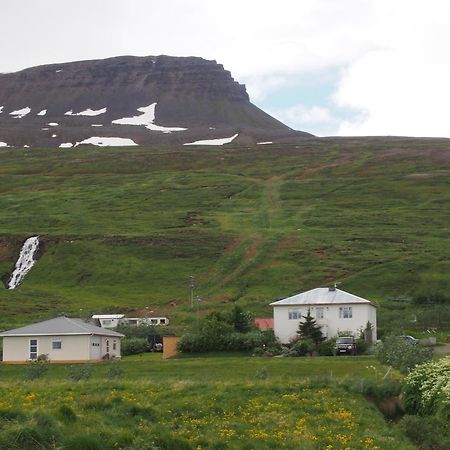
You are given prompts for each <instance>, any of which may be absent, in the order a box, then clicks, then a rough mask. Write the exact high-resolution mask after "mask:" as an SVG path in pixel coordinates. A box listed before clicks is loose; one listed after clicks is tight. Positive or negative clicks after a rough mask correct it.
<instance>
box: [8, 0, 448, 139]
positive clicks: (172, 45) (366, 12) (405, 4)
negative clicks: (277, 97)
mask: <svg viewBox="0 0 450 450" xmlns="http://www.w3.org/2000/svg"><path fill="white" fill-rule="evenodd" d="M2 6H3V9H2V14H3V15H4V16H5V17H9V18H10V19H11V20H8V21H6V22H5V23H4V24H3V25H2V28H1V29H0V39H1V41H2V43H3V44H2V48H1V50H0V72H1V71H9V70H17V69H19V68H24V67H28V66H31V65H37V64H44V63H49V62H57V61H70V60H78V59H92V58H103V57H107V56H116V55H121V54H134V55H158V54H169V55H179V56H190V55H195V56H202V57H204V58H207V59H216V60H217V61H218V62H220V63H222V64H223V65H224V66H225V68H226V69H228V70H230V71H231V72H232V74H233V76H234V77H235V79H237V80H238V81H240V82H244V83H246V84H247V88H248V91H249V93H250V95H251V98H252V100H254V101H261V100H262V99H267V98H268V97H269V96H274V94H275V93H276V92H277V91H278V90H280V91H281V90H284V91H286V86H287V87H288V88H290V89H296V88H297V87H298V82H296V80H304V79H305V78H307V77H311V78H314V77H317V76H318V75H319V74H320V73H324V72H326V71H330V70H331V71H333V73H337V74H340V75H338V76H339V79H338V80H335V81H336V82H335V83H334V84H335V85H337V86H338V88H337V91H336V92H335V94H334V96H333V98H332V99H326V100H324V99H323V98H322V99H320V100H317V101H314V99H312V100H311V99H309V101H308V102H302V103H304V104H305V105H306V104H308V105H310V104H313V105H315V106H295V105H294V106H292V105H291V107H290V108H285V109H284V112H283V111H277V114H278V117H280V118H281V117H282V116H283V117H286V118H287V119H286V120H287V121H290V123H289V124H290V125H291V124H294V123H299V124H302V123H304V124H306V125H309V124H310V125H311V126H313V125H314V126H317V127H322V128H321V129H322V130H327V131H326V132H327V133H329V134H335V133H339V134H384V135H385V134H397V135H398V134H407V135H424V136H425V135H427V136H433V135H439V136H449V135H450V132H449V131H447V130H449V129H450V127H449V126H448V123H446V116H448V113H447V105H448V104H450V103H449V100H450V98H449V96H450V93H449V92H450V90H449V89H448V79H449V75H450V69H449V66H450V61H449V56H448V55H450V27H449V26H448V17H450V3H449V2H448V1H447V0H430V1H428V2H426V3H425V2H424V1H423V0H395V1H392V0H339V1H336V0H301V1H299V0H281V1H279V2H274V1H273V0H247V1H245V2H243V1H241V0H239V1H238V0H228V1H226V2H224V1H223V2H219V1H210V0H190V1H189V2H186V1H185V0H171V1H169V2H157V1H156V0H133V1H132V2H130V1H127V0H98V1H95V2H92V0H77V1H76V2H75V1H66V2H61V1H60V0H41V1H39V2H35V1H31V0H24V1H22V2H5V4H4V5H2ZM86 11H88V12H89V13H88V14H86ZM18 21H20V23H21V27H22V29H23V30H26V31H25V32H23V33H20V34H19V35H17V30H16V26H17V23H18ZM74 23H76V24H77V32H76V33H71V32H68V30H71V29H72V28H73V24H74ZM99 27H100V28H101V32H98V33H97V32H95V33H93V32H92V31H93V30H99V29H100V28H99ZM10 36H15V38H14V39H10ZM55 36H59V38H58V39H55ZM336 69H339V70H336ZM313 96H314V93H311V96H310V97H313ZM320 102H323V103H320ZM333 102H334V104H333ZM295 103H298V97H297V98H296V99H295ZM266 104H267V102H266ZM339 108H342V111H344V110H345V111H346V112H345V113H344V112H339ZM349 108H350V109H353V110H356V112H357V114H355V115H353V116H349V114H348V109H349ZM272 109H274V108H272ZM325 111H327V112H325ZM340 117H341V118H340ZM343 117H345V119H344V118H343ZM314 121H316V122H315V123H314ZM313 132H314V131H313Z"/></svg>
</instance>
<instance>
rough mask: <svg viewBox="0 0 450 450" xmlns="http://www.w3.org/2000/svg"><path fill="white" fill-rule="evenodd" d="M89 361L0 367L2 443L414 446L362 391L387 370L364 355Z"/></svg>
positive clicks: (77, 448)
mask: <svg viewBox="0 0 450 450" xmlns="http://www.w3.org/2000/svg"><path fill="white" fill-rule="evenodd" d="M77 367H79V368H82V367H86V366H82V365H80V366H77ZM111 367H113V368H117V367H118V368H120V369H121V370H122V373H121V374H120V376H119V377H118V378H114V379H110V378H109V377H108V373H110V371H111ZM92 370H93V373H92V378H91V379H90V380H88V381H79V382H74V381H70V380H68V373H69V372H70V367H67V366H56V365H55V366H51V367H50V368H49V372H48V373H47V374H45V375H44V377H43V378H42V379H38V380H35V381H23V377H24V376H25V375H26V373H27V367H24V366H20V367H19V366H3V367H0V423H1V427H0V448H8V449H21V450H25V449H35V448H43V449H44V448H45V449H47V448H49V449H50V448H52V449H68V450H96V449H102V450H103V449H106V450H107V449H133V450H141V449H142V450H143V449H148V450H150V449H155V450H156V449H166V450H169V449H170V450H180V449H181V450H182V449H197V450H200V449H236V450H238V449H239V450H241V449H248V450H250V449H275V448H286V449H299V448H301V449H307V450H308V449H317V450H319V449H320V450H323V449H328V450H332V449H333V450H336V449H341V450H345V449H372V450H375V449H387V450H389V449H399V448H401V449H405V450H408V449H414V448H415V447H414V446H413V445H412V444H410V443H409V442H408V441H407V439H406V438H405V437H404V436H403V435H402V434H401V433H400V432H399V430H397V428H396V427H394V426H392V425H389V424H388V423H386V422H385V420H384V419H383V417H382V415H381V414H380V413H379V412H378V410H377V409H376V408H375V406H374V405H372V404H371V403H369V402H368V401H367V400H365V399H364V397H363V396H362V395H361V394H360V393H359V392H358V386H360V384H361V383H364V382H368V381H370V380H375V379H376V378H379V377H380V376H381V375H383V374H384V373H385V371H386V367H382V366H380V365H379V364H378V363H376V362H375V360H374V359H372V358H370V357H342V358H320V357H318V358H252V357H243V356H233V355H231V356H229V357H221V358H219V357H216V356H214V355H211V356H209V357H202V358H187V359H173V360H167V361H163V360H161V357H160V356H159V355H145V356H143V357H138V356H135V357H129V358H126V359H125V360H124V361H122V362H119V363H114V364H104V363H103V364H97V365H93V366H92ZM350 374H351V375H350ZM355 387H356V388H355Z"/></svg>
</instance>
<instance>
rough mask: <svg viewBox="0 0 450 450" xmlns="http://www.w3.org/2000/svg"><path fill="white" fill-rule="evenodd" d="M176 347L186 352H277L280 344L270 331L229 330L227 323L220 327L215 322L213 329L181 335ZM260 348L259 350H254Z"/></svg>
mask: <svg viewBox="0 0 450 450" xmlns="http://www.w3.org/2000/svg"><path fill="white" fill-rule="evenodd" d="M178 349H179V350H180V351H182V352H186V353H203V352H210V351H253V352H254V353H255V351H256V352H261V350H262V353H264V352H266V351H267V352H273V353H278V352H279V351H280V350H281V346H280V344H279V343H278V341H277V340H276V338H275V335H274V334H273V332H272V331H270V332H267V331H262V332H261V331H259V330H254V331H250V332H248V333H237V332H233V331H231V328H229V326H228V325H225V326H224V327H222V326H221V325H219V324H217V323H215V324H214V330H212V329H208V330H207V331H206V332H205V331H201V332H200V333H188V334H185V335H183V336H182V337H181V339H180V340H179V342H178ZM256 349H261V350H259V351H258V350H256Z"/></svg>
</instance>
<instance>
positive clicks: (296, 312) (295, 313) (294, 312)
mask: <svg viewBox="0 0 450 450" xmlns="http://www.w3.org/2000/svg"><path fill="white" fill-rule="evenodd" d="M301 318H302V313H301V311H300V309H297V308H296V309H289V319H290V320H298V319H301Z"/></svg>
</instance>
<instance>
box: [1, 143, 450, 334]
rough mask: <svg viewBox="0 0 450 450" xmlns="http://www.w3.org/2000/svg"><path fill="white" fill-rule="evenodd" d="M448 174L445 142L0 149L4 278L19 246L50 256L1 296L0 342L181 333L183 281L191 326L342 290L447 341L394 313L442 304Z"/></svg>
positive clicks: (449, 152) (449, 243)
mask: <svg viewBox="0 0 450 450" xmlns="http://www.w3.org/2000/svg"><path fill="white" fill-rule="evenodd" d="M449 161H450V144H449V141H448V140H440V139H422V140H420V139H398V138H396V139H394V138H392V139H381V138H380V139H363V138H360V139H356V138H355V139H312V140H305V141H301V142H299V143H298V144H295V145H294V144H292V145H288V144H285V145H264V146H256V147H252V148H227V147H224V148H213V149H210V148H208V149H205V148H189V149H186V148H182V149H166V148H152V149H134V148H133V149H107V148H104V149H98V148H94V149H77V150H70V151H60V150H45V149H43V150H36V149H33V150H19V149H1V150H0V211H1V214H0V276H1V275H3V276H4V277H7V274H8V273H9V272H10V270H11V269H12V267H13V265H14V262H15V260H16V258H17V255H18V252H19V249H20V246H21V243H22V242H23V240H24V239H25V238H26V237H28V236H31V235H40V236H41V239H42V241H43V249H42V250H43V255H42V258H41V259H40V260H39V261H38V263H37V264H36V266H35V267H34V268H33V269H32V271H31V272H30V274H29V275H28V276H27V278H26V279H25V281H24V283H23V284H22V285H21V286H20V287H19V288H18V289H17V290H14V291H8V290H0V313H1V314H0V328H3V329H4V328H11V327H13V326H15V325H21V324H24V323H29V322H30V321H33V320H37V319H44V318H48V317H51V316H54V315H56V314H61V313H66V314H71V315H76V316H78V315H82V316H87V315H89V314H91V313H100V312H115V311H124V312H127V311H131V310H134V312H137V313H139V312H142V311H146V310H153V311H155V313H157V314H161V315H167V316H168V317H169V318H170V319H171V321H172V324H174V325H175V326H177V327H179V328H182V327H184V326H186V325H188V324H190V323H191V322H192V318H193V314H192V311H191V310H190V308H189V276H190V275H194V276H195V278H196V284H197V285H196V288H195V296H199V297H200V298H201V299H202V302H201V304H200V313H199V314H200V315H203V314H206V313H207V312H208V311H211V310H214V309H218V308H225V307H227V304H228V303H230V302H235V301H237V302H239V304H241V305H242V306H243V307H244V308H245V309H250V310H252V311H253V312H254V313H255V314H257V315H263V316H267V315H271V310H270V308H269V306H268V304H269V303H270V302H271V301H273V300H274V299H277V298H281V297H284V296H288V295H291V294H294V293H298V292H301V291H304V290H307V289H311V288H314V287H318V286H324V285H328V284H330V283H333V282H335V281H336V282H339V283H341V284H340V287H341V288H342V289H344V290H348V291H350V292H353V293H355V294H357V295H360V296H363V297H366V298H369V299H371V300H373V301H375V302H378V303H379V304H380V305H381V308H379V318H380V324H381V327H383V321H384V323H385V324H390V325H389V326H391V327H395V329H399V328H409V326H410V325H411V318H413V317H417V318H418V319H419V321H420V320H421V318H422V317H424V320H423V322H424V324H426V326H430V325H436V321H441V322H442V323H437V325H438V326H439V327H444V328H445V327H447V328H448V327H449V326H450V325H449V324H448V320H449V319H448V316H450V313H448V312H447V315H446V314H444V312H443V311H442V308H440V310H439V314H438V315H437V316H436V315H434V316H433V317H428V316H427V315H426V314H427V309H429V307H428V306H427V307H415V306H411V305H410V304H409V303H408V302H399V301H394V300H399V299H400V300H401V299H404V298H409V297H412V296H415V295H418V294H420V293H446V292H448V291H449V289H450V280H449V278H448V273H449V270H450V261H449V259H448V254H449V251H450V233H449V223H450V209H449V208H448V207H446V205H448V204H449V202H450V189H449V184H450V181H449V180H450V177H449V176H448V175H449V173H450V172H449ZM146 307H147V309H145V308H146ZM447 311H448V305H447Z"/></svg>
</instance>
